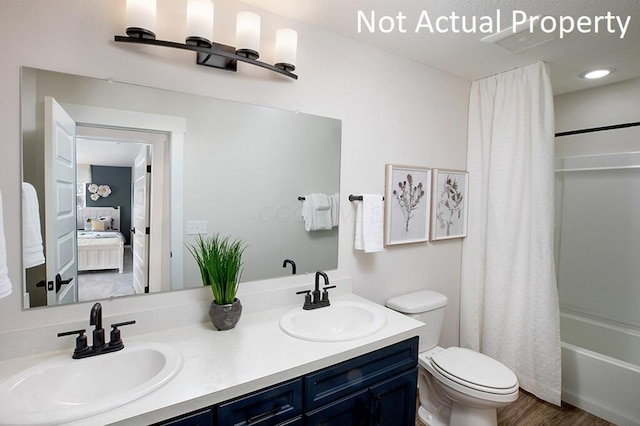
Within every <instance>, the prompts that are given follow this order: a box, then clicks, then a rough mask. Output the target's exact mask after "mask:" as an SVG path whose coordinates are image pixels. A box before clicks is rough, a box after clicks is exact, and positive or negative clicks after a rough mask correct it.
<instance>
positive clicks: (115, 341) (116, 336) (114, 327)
mask: <svg viewBox="0 0 640 426" xmlns="http://www.w3.org/2000/svg"><path fill="white" fill-rule="evenodd" d="M135 323H136V322H135V320H132V321H125V322H119V323H116V324H111V336H110V339H109V346H110V347H111V348H114V350H119V349H122V348H124V343H122V339H121V338H120V330H119V329H118V327H122V326H124V325H131V324H135Z"/></svg>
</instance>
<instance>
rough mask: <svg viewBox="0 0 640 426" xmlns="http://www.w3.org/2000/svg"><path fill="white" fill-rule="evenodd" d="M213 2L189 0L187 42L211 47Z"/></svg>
mask: <svg viewBox="0 0 640 426" xmlns="http://www.w3.org/2000/svg"><path fill="white" fill-rule="evenodd" d="M213 13H214V12H213V3H212V2H211V0H189V1H188V3H187V38H186V42H187V44H196V45H204V46H208V47H211V40H213Z"/></svg>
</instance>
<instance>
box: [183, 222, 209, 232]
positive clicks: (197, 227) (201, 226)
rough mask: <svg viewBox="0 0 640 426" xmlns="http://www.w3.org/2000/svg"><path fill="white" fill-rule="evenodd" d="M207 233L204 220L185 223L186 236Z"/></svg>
mask: <svg viewBox="0 0 640 426" xmlns="http://www.w3.org/2000/svg"><path fill="white" fill-rule="evenodd" d="M206 233H207V221H206V220H190V221H189V222H187V235H198V234H206Z"/></svg>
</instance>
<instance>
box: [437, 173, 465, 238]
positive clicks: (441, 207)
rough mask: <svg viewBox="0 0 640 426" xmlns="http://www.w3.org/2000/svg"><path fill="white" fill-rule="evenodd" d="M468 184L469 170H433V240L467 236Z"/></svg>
mask: <svg viewBox="0 0 640 426" xmlns="http://www.w3.org/2000/svg"><path fill="white" fill-rule="evenodd" d="M468 185H469V173H468V172H464V171H458V170H444V169H434V170H433V212H432V213H431V240H433V241H437V240H446V239H450V238H461V237H466V236H467V200H468V196H467V195H468Z"/></svg>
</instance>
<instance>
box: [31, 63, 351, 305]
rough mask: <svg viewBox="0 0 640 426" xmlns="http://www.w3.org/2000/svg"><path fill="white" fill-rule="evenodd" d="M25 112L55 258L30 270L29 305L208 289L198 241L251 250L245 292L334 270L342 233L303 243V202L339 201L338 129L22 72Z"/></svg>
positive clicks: (200, 100) (198, 99)
mask: <svg viewBox="0 0 640 426" xmlns="http://www.w3.org/2000/svg"><path fill="white" fill-rule="evenodd" d="M47 99H50V100H47ZM48 103H49V104H51V105H54V107H52V108H54V109H55V105H58V106H59V107H60V110H61V111H62V112H61V114H66V115H68V117H69V119H70V120H71V122H73V123H74V124H73V125H72V126H71V127H72V128H73V130H69V132H73V133H74V135H73V136H74V137H71V136H70V135H69V137H66V136H65V137H62V138H61V137H60V135H61V134H62V135H63V136H64V135H66V134H65V133H64V132H62V133H61V132H60V130H59V127H56V125H55V124H51V123H50V121H51V120H50V119H51V116H52V114H51V113H50V112H47V105H48ZM21 104H22V105H21V108H22V152H23V167H22V170H23V180H24V181H25V182H28V183H30V184H31V185H33V187H34V188H35V190H36V193H37V199H38V201H39V215H40V224H41V228H42V237H43V245H42V246H43V251H44V253H45V255H46V257H47V261H46V263H45V264H44V265H40V266H35V267H29V268H26V269H25V281H24V290H25V294H26V299H25V307H39V306H51V305H56V304H63V303H73V302H76V301H88V300H95V299H104V298H110V297H119V296H124V295H134V294H146V293H154V292H159V291H170V290H180V289H187V288H194V287H200V286H201V279H200V274H199V271H198V268H197V266H196V263H195V262H194V260H193V258H192V257H191V255H190V254H189V252H188V250H186V249H185V244H189V243H191V242H193V241H194V239H195V236H196V235H197V233H199V232H204V233H206V234H209V235H211V234H214V233H216V232H220V233H222V234H225V235H232V236H233V237H236V238H240V239H242V240H244V241H246V242H247V249H246V251H245V256H244V271H243V275H242V280H241V282H247V281H256V280H263V279H269V278H276V277H284V276H288V275H290V274H291V270H290V269H286V268H283V267H282V263H283V261H284V259H292V260H294V261H295V262H296V265H297V271H298V273H306V272H312V271H316V270H318V269H322V270H331V269H336V268H337V262H338V227H337V226H336V227H334V228H332V229H328V230H321V231H313V232H309V231H306V230H305V223H304V222H303V219H302V217H301V208H302V202H301V201H300V200H299V199H298V197H299V196H304V195H305V194H311V193H323V194H329V195H334V194H337V193H339V180H340V144H341V122H340V121H339V120H336V119H331V118H325V117H319V116H313V115H309V114H302V113H294V112H290V111H283V110H278V109H273V108H267V107H262V106H256V105H249V104H243V103H239V102H233V101H227V100H221V99H216V98H210V97H205V96H198V95H193V94H185V93H179V92H172V91H168V90H161V89H156V88H150V87H144V86H137V85H131V84H125V83H116V82H112V81H109V80H101V79H94V78H89V77H82V76H77V75H70V74H63V73H58V72H52V71H45V70H38V69H34V68H27V67H23V68H22V82H21ZM55 116H56V115H55V113H54V114H53V117H54V118H55ZM54 122H55V120H54ZM47 123H49V124H47ZM49 127H51V130H49ZM56 129H58V130H56ZM71 141H72V142H71ZM56 144H57V145H56ZM70 144H74V147H73V149H71V148H69V146H70ZM68 145H69V146H68ZM52 146H55V147H57V148H55V149H52V148H51V147H52ZM59 147H64V150H68V151H69V155H68V157H70V159H67V160H64V161H66V162H67V163H68V165H70V167H71V168H72V170H73V172H72V173H71V174H72V177H71V178H70V177H69V176H66V177H65V175H64V173H67V172H64V173H63V176H62V178H60V177H59V176H58V175H56V173H57V172H56V171H55V167H57V166H56V162H60V159H59V158H58V157H57V154H56V153H57V152H61V151H64V150H61V149H59ZM71 152H72V153H71ZM51 181H53V182H57V183H56V186H52V185H51V183H50V182H51ZM70 206H72V207H70ZM116 217H117V219H116ZM69 223H72V225H69ZM65 227H66V228H69V229H66V228H65ZM63 228H64V230H63ZM70 231H73V232H70ZM70 247H71V249H69V248H70ZM65 250H67V251H69V253H68V254H66V253H67V252H66V251H65ZM59 272H61V273H60V276H61V280H62V282H64V281H65V280H68V279H69V278H71V277H73V280H71V281H72V282H74V281H75V283H76V284H77V285H75V286H72V285H62V286H59V285H56V283H55V281H56V279H55V275H56V273H59ZM57 287H61V288H57ZM69 288H73V291H70V290H68V289H69ZM65 290H67V291H65ZM68 293H73V294H68Z"/></svg>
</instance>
